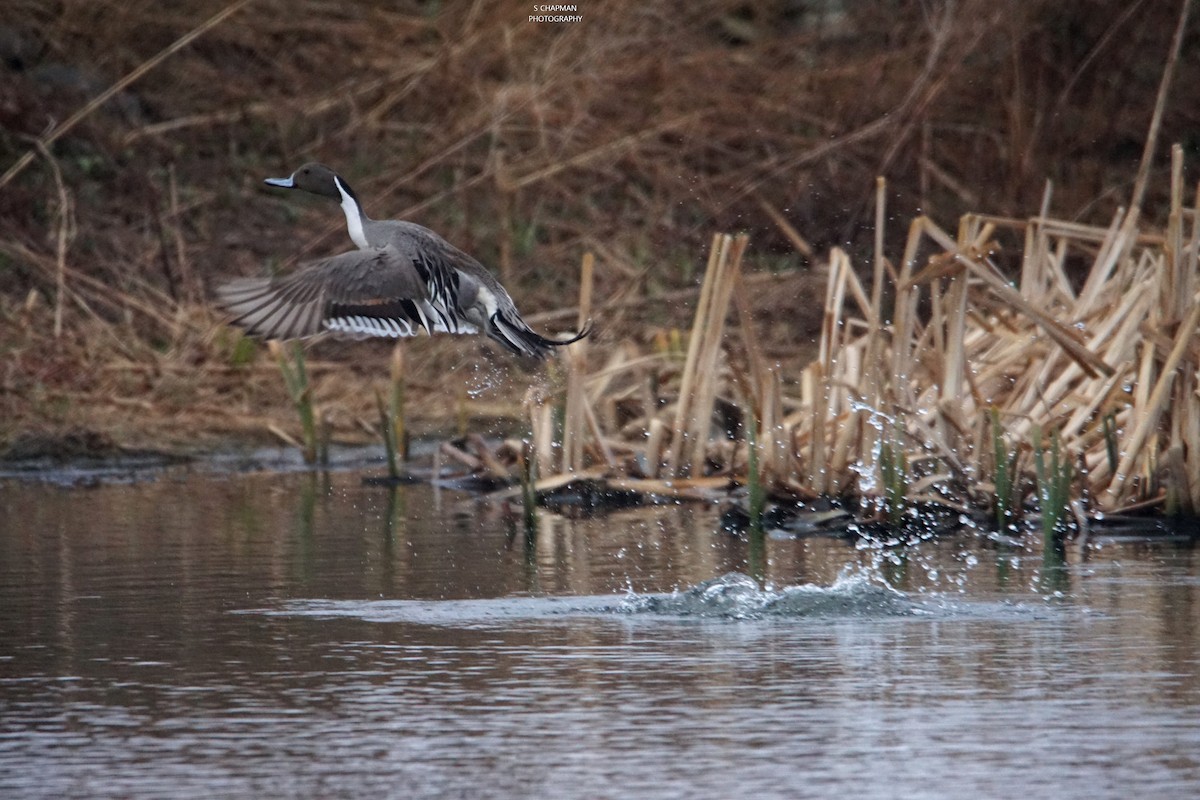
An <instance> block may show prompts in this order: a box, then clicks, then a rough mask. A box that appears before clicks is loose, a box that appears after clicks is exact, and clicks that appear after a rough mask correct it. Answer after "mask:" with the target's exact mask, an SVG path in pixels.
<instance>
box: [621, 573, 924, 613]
mask: <svg viewBox="0 0 1200 800" xmlns="http://www.w3.org/2000/svg"><path fill="white" fill-rule="evenodd" d="M619 610H621V611H623V612H625V613H629V614H656V615H666V616H680V617H713V618H718V619H763V618H768V617H772V618H774V617H847V616H851V617H861V616H887V617H891V616H913V615H916V614H919V613H921V606H920V604H918V603H915V602H913V601H912V600H910V599H909V598H908V596H907V595H905V594H904V593H903V592H899V591H897V590H895V589H893V588H892V587H890V586H888V585H887V584H885V583H883V582H882V581H880V580H879V579H878V578H876V577H874V576H872V575H871V574H869V573H868V572H865V571H857V570H856V571H847V572H845V573H843V574H842V575H841V576H839V577H838V579H837V580H836V581H834V583H833V584H832V585H830V586H817V585H814V584H802V585H799V586H789V587H786V588H783V589H779V590H774V589H769V588H768V589H762V588H759V585H758V583H757V582H756V581H755V580H754V579H753V578H751V577H750V576H749V575H743V574H742V573H738V572H731V573H729V574H726V575H722V576H721V577H719V578H713V579H712V580H708V581H704V582H703V583H700V584H698V585H696V586H694V587H692V588H690V589H686V590H683V591H679V592H673V593H672V594H668V595H634V596H629V597H626V598H625V600H624V602H623V603H622V604H621V607H620V609H619Z"/></svg>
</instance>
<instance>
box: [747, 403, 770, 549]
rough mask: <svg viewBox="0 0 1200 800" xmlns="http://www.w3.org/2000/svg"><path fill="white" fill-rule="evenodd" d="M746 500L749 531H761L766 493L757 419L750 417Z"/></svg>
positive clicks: (748, 423)
mask: <svg viewBox="0 0 1200 800" xmlns="http://www.w3.org/2000/svg"><path fill="white" fill-rule="evenodd" d="M746 459H747V468H746V491H747V499H746V502H747V503H748V505H749V511H750V533H751V534H752V535H753V534H755V533H762V513H763V507H764V506H765V505H766V500H767V493H766V489H765V488H764V486H763V480H762V471H761V469H760V465H759V453H758V420H756V419H753V418H751V419H750V420H748V421H747V424H746Z"/></svg>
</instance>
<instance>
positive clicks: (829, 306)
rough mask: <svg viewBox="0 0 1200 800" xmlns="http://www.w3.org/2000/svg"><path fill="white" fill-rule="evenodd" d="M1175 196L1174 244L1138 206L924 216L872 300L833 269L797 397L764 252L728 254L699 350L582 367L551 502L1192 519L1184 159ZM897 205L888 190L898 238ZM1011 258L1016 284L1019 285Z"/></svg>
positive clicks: (1193, 246) (842, 261)
mask: <svg viewBox="0 0 1200 800" xmlns="http://www.w3.org/2000/svg"><path fill="white" fill-rule="evenodd" d="M1172 175H1173V180H1172V191H1171V197H1172V203H1171V212H1170V218H1169V223H1168V226H1167V229H1166V231H1165V232H1157V231H1151V230H1146V229H1143V227H1142V226H1141V224H1140V221H1139V213H1138V210H1137V209H1136V208H1133V209H1129V210H1127V209H1120V210H1119V211H1118V212H1117V213H1116V214H1115V215H1114V217H1113V219H1112V222H1111V223H1110V224H1109V225H1108V226H1106V227H1097V226H1090V225H1082V224H1078V223H1074V222H1069V221H1066V220H1060V219H1054V218H1051V217H1049V216H1047V215H1046V214H1045V213H1044V212H1043V213H1041V214H1039V215H1038V216H1035V217H1032V218H1029V219H1014V218H1006V217H998V216H993V215H988V214H975V213H972V214H967V215H965V216H963V217H962V218H961V219H960V221H959V225H958V229H957V231H955V232H954V233H953V234H951V233H950V232H948V231H946V230H944V229H943V228H941V227H939V226H938V225H937V224H936V223H934V222H933V221H932V220H931V219H929V218H927V217H917V218H916V219H913V220H912V222H911V224H910V226H909V233H908V237H907V239H906V240H905V242H904V246H903V250H902V252H901V254H900V257H899V259H898V260H893V259H892V258H891V257H889V255H888V254H886V253H884V252H883V248H882V245H881V246H880V247H879V250H878V252H877V253H876V257H875V258H874V259H873V262H872V263H871V264H870V265H865V268H863V269H861V274H865V275H869V276H870V278H871V281H870V284H869V285H866V284H864V282H863V279H862V278H860V270H859V269H856V268H855V265H854V263H853V262H852V259H851V258H850V256H849V255H848V254H847V253H846V252H844V251H842V250H840V249H836V248H835V249H834V250H833V251H831V252H830V254H829V259H828V281H827V289H826V293H825V297H824V320H823V325H822V329H821V335H820V341H819V346H818V352H817V356H816V358H815V359H813V360H812V361H811V362H810V363H809V364H808V365H807V366H805V367H803V368H802V369H800V370H799V372H798V374H791V375H785V374H782V370H781V369H780V368H779V367H778V365H775V364H772V363H770V362H769V360H768V359H767V358H766V357H765V356H764V354H763V352H762V346H761V339H760V338H759V337H758V336H756V335H755V333H754V326H755V321H754V319H753V318H752V317H751V316H750V315H748V314H747V313H744V305H743V303H739V302H737V298H738V297H739V296H741V295H743V294H744V291H742V290H743V289H744V279H743V277H742V275H741V262H742V258H743V255H744V253H745V252H746V249H747V246H748V242H747V240H746V238H745V237H744V236H743V237H736V238H735V237H731V236H726V235H718V236H715V237H714V239H713V242H712V246H711V249H710V254H709V258H708V263H707V267H706V271H705V276H704V282H703V285H702V288H701V291H700V295H699V299H698V304H697V309H696V314H695V318H694V321H693V324H692V326H691V331H690V334H689V335H688V336H687V337H686V345H685V347H684V348H681V347H679V346H672V344H671V342H670V340H671V338H672V337H670V336H667V337H664V338H665V339H666V341H662V342H660V343H659V344H658V346H656V347H655V348H652V349H651V351H650V352H643V351H642V350H639V349H638V348H636V347H634V346H633V345H631V344H629V343H626V344H624V345H623V346H622V347H620V348H617V349H616V350H614V351H613V352H612V354H611V356H610V357H609V359H608V361H607V363H605V364H604V365H603V366H600V367H599V368H598V369H595V370H594V371H592V372H590V373H589V374H587V376H586V377H585V378H581V376H580V374H579V372H580V370H581V369H582V368H583V363H582V362H581V361H580V360H578V359H577V358H574V357H572V355H571V354H570V353H569V352H568V354H567V356H566V359H565V368H566V371H567V375H568V378H567V384H568V386H572V387H578V386H580V385H582V386H583V392H582V393H578V391H577V390H571V391H575V392H576V393H575V394H571V395H570V398H569V399H570V402H571V404H572V407H573V408H574V409H576V410H574V411H572V413H571V415H569V418H570V419H571V420H578V419H587V420H588V422H589V424H588V425H586V426H584V425H581V424H580V423H578V422H577V421H574V422H570V425H569V430H570V436H569V437H567V440H569V441H570V442H571V443H572V444H571V447H572V451H571V452H572V453H573V455H571V457H570V458H569V459H568V460H567V461H564V462H562V468H561V469H559V470H558V471H557V472H547V471H546V470H545V469H542V470H541V471H540V473H539V474H540V475H541V476H542V481H541V482H540V483H539V484H538V486H539V488H542V489H545V488H548V487H557V486H561V485H562V484H563V483H564V481H567V480H570V479H571V477H572V476H573V475H574V476H576V477H583V478H586V479H588V480H594V479H596V478H597V477H601V476H607V477H608V478H609V479H610V483H611V484H612V485H614V486H618V487H620V488H621V489H624V490H628V489H631V488H633V489H637V490H640V491H643V492H645V493H647V494H652V495H660V494H666V495H670V496H687V495H695V494H697V493H699V494H701V495H703V494H708V495H709V496H712V495H715V494H718V493H723V492H724V491H725V490H726V489H727V488H728V487H729V486H730V485H731V483H735V484H745V483H749V484H756V483H758V482H759V481H761V482H762V484H763V485H764V486H765V487H766V488H767V490H768V491H769V492H770V494H771V495H772V496H774V497H776V498H781V497H787V498H793V499H797V498H799V499H812V498H816V497H821V496H825V497H830V496H833V497H842V498H845V499H848V500H850V501H852V502H854V503H857V504H858V508H859V509H860V512H861V513H862V514H863V515H865V516H869V517H877V518H880V519H887V520H890V521H891V522H900V521H901V519H902V517H903V515H904V514H905V509H907V508H911V507H916V506H919V505H921V504H936V505H939V506H943V507H948V508H952V509H958V510H960V511H963V512H967V513H976V512H979V513H983V512H991V514H993V515H994V516H993V517H992V518H993V519H995V520H996V523H997V524H998V525H999V526H1000V527H1002V528H1003V527H1007V526H1009V525H1011V524H1014V523H1015V522H1016V521H1017V520H1019V519H1020V517H1021V516H1022V515H1025V514H1028V515H1038V516H1041V517H1042V522H1043V525H1044V526H1045V530H1047V531H1051V530H1053V529H1055V528H1056V527H1057V526H1059V525H1060V523H1064V522H1066V521H1069V520H1071V519H1074V520H1075V521H1077V522H1085V521H1086V520H1087V519H1088V518H1091V517H1094V516H1095V515H1098V514H1112V513H1121V512H1132V511H1136V510H1147V509H1156V510H1162V511H1167V512H1169V513H1173V514H1184V515H1194V514H1196V511H1197V509H1198V508H1200V396H1198V394H1197V370H1198V369H1200V342H1198V340H1197V338H1196V328H1197V324H1198V323H1200V302H1197V289H1198V288H1200V287H1197V285H1196V271H1197V266H1198V265H1197V250H1198V247H1197V244H1198V242H1200V224H1198V218H1200V215H1198V211H1197V207H1198V204H1200V196H1198V198H1197V200H1195V201H1193V202H1192V204H1191V206H1190V207H1187V206H1185V203H1184V196H1183V182H1182V179H1181V175H1182V158H1181V151H1180V149H1179V148H1178V147H1176V148H1175V151H1174V158H1173V170H1172ZM884 196H885V193H884V187H883V184H882V182H880V184H879V191H878V198H879V206H878V216H879V217H880V218H882V217H883V215H884V213H885V210H884V208H883V198H884ZM1006 240H1012V241H1015V242H1016V243H1017V245H1018V252H1017V253H1016V259H1015V262H1012V259H1011V253H1009V252H1007V251H1005V249H1004V248H1003V247H1002V241H1006ZM877 241H880V242H882V237H880V238H879V239H877ZM1002 256H1010V258H1009V261H1010V262H1012V263H1015V264H1017V265H1019V268H1018V269H1017V271H1016V274H1015V276H1014V277H1013V278H1011V279H1010V278H1009V277H1006V276H1005V274H1004V273H1003V272H1002V270H1001V265H1000V261H1001V258H1002ZM1072 265H1073V266H1072ZM1081 265H1085V266H1081ZM734 310H736V311H737V316H738V323H739V331H740V336H736V337H735V336H732V335H730V334H729V332H728V331H727V330H726V327H725V326H726V321H727V319H729V318H730V317H731V316H732V314H731V312H733V311H734ZM678 341H679V343H680V344H682V337H678ZM581 405H582V408H583V410H582V411H580V410H578V409H579V408H580V406H581ZM547 407H549V406H548V404H547V403H545V402H543V403H542V404H541V405H536V406H532V408H533V409H534V413H533V415H532V417H531V432H532V442H533V445H532V447H533V449H534V451H535V452H537V453H542V454H549V453H554V452H555V451H556V449H557V448H558V445H557V442H556V440H555V435H556V431H555V427H554V426H553V425H552V424H550V423H549V422H548V421H547V417H546V416H545V412H544V411H541V410H540V409H545V408H547ZM564 436H565V434H564ZM539 463H541V464H542V465H543V466H550V462H549V461H548V460H541V461H539Z"/></svg>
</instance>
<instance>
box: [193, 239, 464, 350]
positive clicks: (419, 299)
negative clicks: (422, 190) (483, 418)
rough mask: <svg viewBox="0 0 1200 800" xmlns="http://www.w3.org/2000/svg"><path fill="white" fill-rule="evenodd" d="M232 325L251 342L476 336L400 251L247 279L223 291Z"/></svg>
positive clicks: (357, 253) (366, 253) (360, 253)
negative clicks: (329, 334)
mask: <svg viewBox="0 0 1200 800" xmlns="http://www.w3.org/2000/svg"><path fill="white" fill-rule="evenodd" d="M217 296H218V299H219V302H220V304H221V305H222V306H223V307H224V308H225V309H226V310H227V311H228V312H229V314H230V317H231V319H230V321H231V322H232V323H233V324H235V325H238V326H239V327H242V328H244V329H245V330H246V331H247V333H249V334H251V335H253V336H260V337H262V338H264V339H295V338H301V337H305V336H313V335H315V334H317V333H320V332H321V331H322V330H325V329H328V330H332V331H340V332H345V333H352V334H359V335H366V336H390V337H396V336H414V335H416V334H417V333H418V332H419V330H420V329H421V328H425V330H427V331H429V332H430V333H433V332H436V331H444V332H449V333H473V332H474V329H473V328H471V327H470V326H467V325H464V324H463V323H461V322H459V321H458V320H456V319H454V318H453V316H452V315H450V314H448V313H447V312H446V311H445V310H443V309H442V308H440V307H439V306H440V304H439V303H432V302H430V297H429V292H428V289H427V287H426V282H425V280H424V278H423V276H422V274H421V272H420V271H419V270H418V269H417V268H416V266H415V265H414V263H413V259H412V258H411V257H410V255H408V254H405V253H402V252H401V251H400V250H399V249H397V248H396V247H394V246H391V245H389V246H387V247H380V248H372V249H368V250H354V251H351V252H349V253H343V254H341V255H338V256H333V257H332V258H327V259H322V260H320V261H314V262H310V263H308V264H305V265H304V266H302V267H301V268H300V269H299V270H297V271H296V272H294V273H292V274H291V275H288V276H285V277H282V278H242V279H239V280H234V281H231V282H229V283H227V284H225V285H224V286H222V287H220V288H219V289H218V290H217Z"/></svg>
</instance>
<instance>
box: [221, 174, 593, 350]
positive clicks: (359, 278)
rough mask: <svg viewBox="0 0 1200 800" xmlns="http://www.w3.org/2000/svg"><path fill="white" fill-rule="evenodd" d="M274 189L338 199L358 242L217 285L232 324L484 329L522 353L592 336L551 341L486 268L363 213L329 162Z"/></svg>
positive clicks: (396, 333) (250, 327) (279, 334)
mask: <svg viewBox="0 0 1200 800" xmlns="http://www.w3.org/2000/svg"><path fill="white" fill-rule="evenodd" d="M266 183H268V184H269V185H271V186H279V187H281V188H284V189H301V190H303V191H306V192H312V193H313V194H319V195H322V196H324V197H332V198H333V199H335V200H337V201H339V202H340V203H341V205H342V211H344V212H345V214H346V226H347V228H348V229H349V232H350V238H351V239H352V240H353V241H354V243H355V244H356V245H358V248H359V249H358V250H352V251H350V252H347V253H342V254H341V255H337V256H333V257H331V258H325V259H321V260H319V261H312V262H309V263H306V264H304V265H302V266H301V267H300V268H299V269H298V270H296V271H295V272H293V273H291V274H289V275H285V276H279V277H275V278H241V279H238V280H234V281H230V282H229V283H226V284H225V285H224V286H221V287H220V288H219V289H218V290H217V295H218V297H219V300H220V303H221V305H222V306H224V308H225V309H226V310H227V311H228V312H229V313H230V315H231V316H232V320H231V321H232V322H233V324H235V325H238V326H239V327H242V328H244V329H245V330H246V331H247V332H248V333H250V334H251V335H254V336H260V337H262V338H264V339H296V338H301V337H305V336H313V335H315V334H318V333H321V332H322V331H324V330H329V331H335V332H340V333H349V334H358V335H360V336H387V337H400V336H415V335H416V334H417V333H418V332H419V330H420V329H421V328H424V329H425V330H426V331H427V332H429V333H431V334H432V333H468V334H469V333H479V332H481V331H482V332H483V333H485V334H487V335H488V336H489V337H491V338H492V339H495V340H496V341H497V342H499V343H500V344H502V345H504V346H505V347H506V348H508V349H509V350H511V351H513V352H514V353H517V354H520V355H527V356H533V357H535V358H542V357H544V356H545V355H546V354H547V353H549V352H550V350H551V348H554V347H560V346H562V345H566V344H570V343H571V342H575V341H578V340H579V339H582V338H583V337H584V336H587V335H588V333H589V332H590V330H591V326H590V325H588V326H586V327H584V329H583V330H581V331H580V332H579V333H577V334H575V335H574V336H572V337H571V338H569V339H565V340H555V339H547V338H545V337H544V336H541V335H539V334H538V333H535V332H534V331H533V330H532V329H531V328H530V327H529V325H527V324H526V323H525V321H524V320H523V319H521V314H520V312H518V311H517V307H516V304H514V303H513V300H512V298H511V297H510V296H509V294H508V292H507V291H505V289H504V287H503V286H501V285H500V282H499V281H498V280H496V278H495V276H494V275H492V273H491V272H489V271H488V270H487V269H486V268H485V267H484V266H483V265H482V264H480V263H479V262H478V261H476V260H475V259H474V258H471V256H469V255H467V254H466V253H464V252H462V251H461V250H459V249H458V248H456V247H454V246H453V245H451V244H450V243H449V242H447V241H446V240H445V239H443V238H442V237H441V236H438V235H437V234H436V233H434V232H433V231H431V230H429V229H428V228H425V227H422V226H421V225H417V224H416V223H413V222H404V221H402V220H373V219H370V218H369V217H367V215H366V214H365V213H363V210H362V205H361V204H360V203H359V200H358V195H356V194H355V193H354V190H353V189H351V188H350V184H348V183H347V182H346V179H345V178H343V177H341V176H340V175H338V174H337V173H335V172H334V171H333V170H331V169H330V168H329V167H326V166H325V165H323V164H316V163H310V164H305V165H304V166H302V167H300V169H298V170H296V171H295V172H293V173H292V174H291V176H290V177H287V178H268V179H267V180H266Z"/></svg>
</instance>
